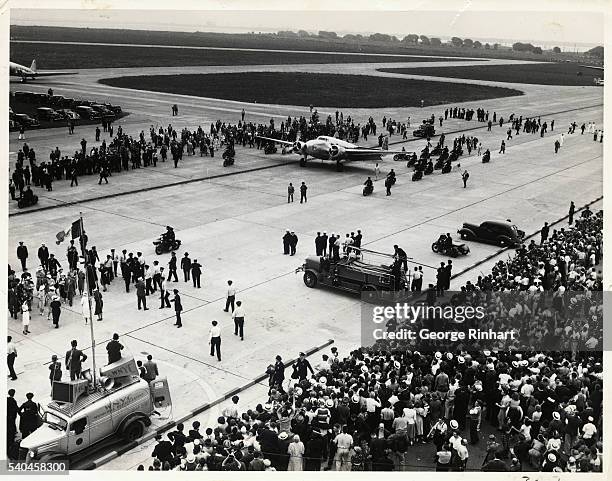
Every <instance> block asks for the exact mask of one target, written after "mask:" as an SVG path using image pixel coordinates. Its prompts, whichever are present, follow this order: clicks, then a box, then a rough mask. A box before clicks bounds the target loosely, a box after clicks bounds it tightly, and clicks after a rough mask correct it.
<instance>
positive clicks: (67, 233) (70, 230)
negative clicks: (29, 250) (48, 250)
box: [55, 219, 81, 245]
mask: <svg viewBox="0 0 612 481" xmlns="http://www.w3.org/2000/svg"><path fill="white" fill-rule="evenodd" d="M66 237H70V238H71V239H76V238H77V237H81V220H80V219H79V220H75V221H74V222H73V223H72V224H71V225H69V226H68V227H67V228H66V229H64V230H61V231H59V232H58V233H57V234H56V235H55V238H56V239H57V240H56V241H55V243H56V244H57V245H60V244H61V243H62V242H64V239H66Z"/></svg>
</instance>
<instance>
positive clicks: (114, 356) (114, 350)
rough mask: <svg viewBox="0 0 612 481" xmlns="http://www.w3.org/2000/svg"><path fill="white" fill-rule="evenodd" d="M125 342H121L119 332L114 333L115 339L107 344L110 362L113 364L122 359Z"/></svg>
mask: <svg viewBox="0 0 612 481" xmlns="http://www.w3.org/2000/svg"><path fill="white" fill-rule="evenodd" d="M122 349H123V344H121V343H120V342H119V334H117V333H115V334H113V340H112V341H110V342H109V343H108V344H107V345H106V352H107V353H108V363H109V364H112V363H113V362H117V361H118V360H119V359H121V350H122Z"/></svg>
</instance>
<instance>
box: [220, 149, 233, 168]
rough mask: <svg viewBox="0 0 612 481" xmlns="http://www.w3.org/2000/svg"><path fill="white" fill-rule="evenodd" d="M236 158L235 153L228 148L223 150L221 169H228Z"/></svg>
mask: <svg viewBox="0 0 612 481" xmlns="http://www.w3.org/2000/svg"><path fill="white" fill-rule="evenodd" d="M235 156H236V151H235V150H234V149H233V148H231V147H228V148H226V149H225V151H224V152H223V155H222V156H221V157H222V158H223V167H229V166H230V165H234V157H235Z"/></svg>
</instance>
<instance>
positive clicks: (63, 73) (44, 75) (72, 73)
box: [34, 71, 77, 77]
mask: <svg viewBox="0 0 612 481" xmlns="http://www.w3.org/2000/svg"><path fill="white" fill-rule="evenodd" d="M76 74H77V72H53V71H46V72H40V71H37V72H36V73H35V74H34V76H35V77H51V76H53V75H76Z"/></svg>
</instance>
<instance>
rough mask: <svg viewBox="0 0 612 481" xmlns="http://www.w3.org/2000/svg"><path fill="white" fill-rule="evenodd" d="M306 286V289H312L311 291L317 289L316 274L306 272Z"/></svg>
mask: <svg viewBox="0 0 612 481" xmlns="http://www.w3.org/2000/svg"><path fill="white" fill-rule="evenodd" d="M304 284H306V287H310V288H311V289H312V288H313V287H316V285H317V276H315V275H314V273H313V272H310V271H306V272H304Z"/></svg>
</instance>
